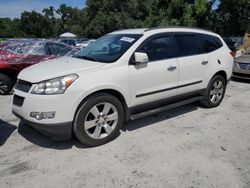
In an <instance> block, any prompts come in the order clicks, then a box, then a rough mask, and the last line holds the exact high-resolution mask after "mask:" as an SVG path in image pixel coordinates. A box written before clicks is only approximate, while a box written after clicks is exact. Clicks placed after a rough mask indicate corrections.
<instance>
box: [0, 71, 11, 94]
mask: <svg viewBox="0 0 250 188" xmlns="http://www.w3.org/2000/svg"><path fill="white" fill-rule="evenodd" d="M0 80H1V82H3V83H5V84H6V85H7V87H8V91H7V92H6V93H4V94H1V93H0V95H7V94H9V93H10V91H11V90H12V89H13V86H14V81H13V80H12V79H11V78H10V77H8V76H7V75H5V74H2V73H0Z"/></svg>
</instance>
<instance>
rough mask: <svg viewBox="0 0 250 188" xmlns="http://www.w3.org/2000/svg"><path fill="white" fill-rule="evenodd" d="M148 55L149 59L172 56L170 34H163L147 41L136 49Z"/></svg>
mask: <svg viewBox="0 0 250 188" xmlns="http://www.w3.org/2000/svg"><path fill="white" fill-rule="evenodd" d="M138 51H140V52H145V53H147V55H148V58H149V61H157V60H163V59H168V58H171V57H173V56H174V50H173V47H172V38H171V36H164V37H159V38H155V39H152V40H149V41H147V42H146V43H145V44H143V45H142V47H140V49H139V50H138Z"/></svg>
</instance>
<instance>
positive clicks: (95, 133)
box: [84, 102, 118, 139]
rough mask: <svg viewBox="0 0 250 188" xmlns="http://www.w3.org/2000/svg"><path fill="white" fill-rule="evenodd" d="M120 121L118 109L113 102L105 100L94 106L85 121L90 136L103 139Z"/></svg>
mask: <svg viewBox="0 0 250 188" xmlns="http://www.w3.org/2000/svg"><path fill="white" fill-rule="evenodd" d="M117 122H118V112H117V109H116V108H115V107H114V105H112V104H111V103H108V102H104V103H99V104H96V105H95V106H93V107H92V108H91V109H90V110H89V112H88V113H87V116H86V118H85V121H84V128H85V131H86V133H87V134H88V136H90V137H91V138H93V139H102V138H105V137H107V136H108V135H110V134H111V133H112V132H113V131H114V129H115V127H116V125H117Z"/></svg>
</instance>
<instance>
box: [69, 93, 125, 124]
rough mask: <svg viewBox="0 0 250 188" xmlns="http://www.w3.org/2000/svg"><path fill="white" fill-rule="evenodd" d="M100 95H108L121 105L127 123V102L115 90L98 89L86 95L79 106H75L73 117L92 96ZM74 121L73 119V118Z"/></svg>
mask: <svg viewBox="0 0 250 188" xmlns="http://www.w3.org/2000/svg"><path fill="white" fill-rule="evenodd" d="M101 93H105V94H109V95H112V96H114V97H116V98H117V99H118V100H119V101H120V102H121V104H122V107H123V110H124V117H125V121H128V119H129V110H128V105H127V101H126V99H125V97H124V95H123V94H122V93H121V92H119V91H117V90H115V89H100V90H97V91H94V92H92V93H91V94H89V95H87V96H86V97H85V98H84V99H83V100H82V101H81V102H80V104H79V105H78V106H77V109H76V111H75V116H76V114H77V112H78V110H79V108H80V107H81V106H82V104H83V103H84V102H85V101H87V100H88V99H89V98H90V97H92V96H94V95H98V94H101ZM74 119H75V117H74Z"/></svg>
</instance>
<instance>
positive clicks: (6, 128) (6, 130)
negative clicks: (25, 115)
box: [0, 119, 17, 146]
mask: <svg viewBox="0 0 250 188" xmlns="http://www.w3.org/2000/svg"><path fill="white" fill-rule="evenodd" d="M16 128H17V127H16V126H15V125H11V124H10V123H8V122H6V121H3V120H2V119H0V146H2V145H4V143H5V142H6V141H7V140H8V138H9V137H10V135H11V134H12V133H13V132H14V131H15V130H16Z"/></svg>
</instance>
